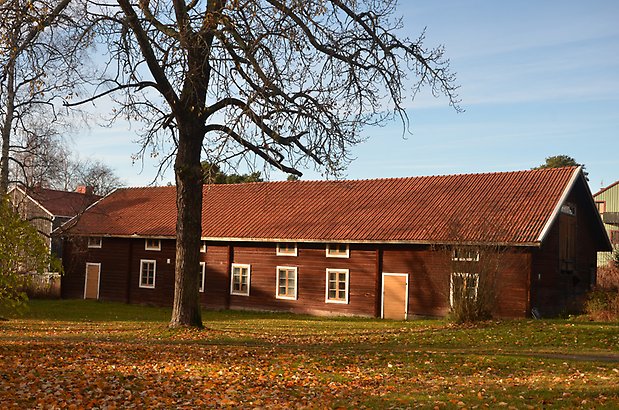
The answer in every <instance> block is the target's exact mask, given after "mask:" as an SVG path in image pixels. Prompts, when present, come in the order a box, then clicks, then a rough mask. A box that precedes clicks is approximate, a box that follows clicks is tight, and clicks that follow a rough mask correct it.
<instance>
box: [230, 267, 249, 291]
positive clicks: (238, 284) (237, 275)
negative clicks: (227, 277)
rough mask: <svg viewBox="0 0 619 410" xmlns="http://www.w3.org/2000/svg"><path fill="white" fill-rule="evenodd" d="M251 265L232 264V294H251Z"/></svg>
mask: <svg viewBox="0 0 619 410" xmlns="http://www.w3.org/2000/svg"><path fill="white" fill-rule="evenodd" d="M250 275H251V269H250V265H241V264H238V263H234V264H232V278H231V279H232V280H231V282H232V283H231V284H230V294H231V295H241V296H249V284H250Z"/></svg>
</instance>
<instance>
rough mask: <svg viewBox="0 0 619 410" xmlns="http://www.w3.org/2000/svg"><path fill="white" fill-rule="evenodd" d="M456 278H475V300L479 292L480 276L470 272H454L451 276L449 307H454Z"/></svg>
mask: <svg viewBox="0 0 619 410" xmlns="http://www.w3.org/2000/svg"><path fill="white" fill-rule="evenodd" d="M454 276H473V277H474V278H475V295H474V297H475V299H477V292H478V290H479V274H478V273H470V272H452V273H451V275H450V276H449V306H451V307H453V305H454Z"/></svg>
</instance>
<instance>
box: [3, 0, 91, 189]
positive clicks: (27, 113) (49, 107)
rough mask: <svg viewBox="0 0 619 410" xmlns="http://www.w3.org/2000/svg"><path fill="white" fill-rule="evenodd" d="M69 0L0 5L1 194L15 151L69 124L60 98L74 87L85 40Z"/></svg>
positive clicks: (14, 1) (17, 1)
mask: <svg viewBox="0 0 619 410" xmlns="http://www.w3.org/2000/svg"><path fill="white" fill-rule="evenodd" d="M70 3H71V2H70V0H61V1H59V2H54V1H49V0H5V1H2V2H1V3H0V67H1V69H0V130H1V133H2V150H1V155H0V192H6V191H7V188H8V184H9V162H10V161H11V160H15V158H13V157H12V154H13V151H14V150H17V151H20V150H22V149H23V148H24V145H23V144H24V142H26V141H30V142H32V141H34V140H36V139H37V138H39V137H40V138H50V136H51V135H52V134H54V133H55V131H54V130H55V129H62V128H64V127H66V126H68V125H69V123H68V122H67V121H66V117H65V114H66V110H65V111H64V112H63V110H62V100H66V99H67V98H70V97H71V94H72V93H74V92H75V91H76V90H77V89H79V84H80V82H81V79H80V75H79V69H80V67H81V64H82V62H83V60H84V58H85V54H84V51H85V50H84V48H83V46H84V44H85V41H87V40H88V37H87V36H84V35H83V34H84V33H83V31H81V30H79V27H78V26H77V25H75V24H74V23H75V22H74V21H73V19H72V17H71V16H72V15H74V14H75V13H76V12H75V10H72V9H71V7H70ZM21 165H23V164H21Z"/></svg>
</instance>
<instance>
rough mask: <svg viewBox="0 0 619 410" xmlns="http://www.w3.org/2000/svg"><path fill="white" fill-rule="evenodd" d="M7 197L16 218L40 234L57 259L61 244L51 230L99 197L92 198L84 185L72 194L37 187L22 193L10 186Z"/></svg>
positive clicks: (21, 189)
mask: <svg viewBox="0 0 619 410" xmlns="http://www.w3.org/2000/svg"><path fill="white" fill-rule="evenodd" d="M9 198H10V200H11V203H12V204H13V207H14V208H15V209H16V210H17V212H18V213H19V215H20V216H21V217H22V218H23V219H25V220H27V221H29V222H30V223H31V224H32V225H34V226H35V227H36V228H37V230H38V231H39V232H40V233H41V235H43V237H44V238H45V240H46V242H47V246H48V248H49V249H50V251H51V252H52V255H54V256H56V257H61V254H62V250H61V246H62V242H61V240H60V239H58V240H55V239H52V237H51V233H52V231H53V230H54V229H56V228H58V227H59V226H60V225H62V224H63V223H65V222H67V221H68V220H69V219H71V218H73V217H75V216H76V215H78V214H80V213H81V212H83V211H84V210H85V209H86V208H87V207H88V206H90V205H91V204H93V203H94V202H95V201H97V200H98V199H100V198H101V197H100V196H98V195H93V194H92V193H91V192H89V190H88V189H87V188H86V187H84V186H80V187H78V188H77V190H76V191H75V192H67V191H58V190H55V189H47V188H42V187H40V186H35V187H34V188H31V189H28V190H25V189H23V188H21V187H19V186H14V187H12V188H11V189H10V190H9Z"/></svg>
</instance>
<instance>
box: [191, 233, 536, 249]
mask: <svg viewBox="0 0 619 410" xmlns="http://www.w3.org/2000/svg"><path fill="white" fill-rule="evenodd" d="M200 240H202V241H214V242H217V241H220V242H272V243H276V242H294V243H325V244H326V243H349V244H380V245H464V246H484V245H492V246H517V247H539V246H541V244H540V243H539V242H475V241H466V242H462V241H428V240H425V241H424V240H377V239H358V240H338V239H298V238H296V239H295V238H238V237H214V236H213V237H211V236H203V237H201V238H200Z"/></svg>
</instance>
